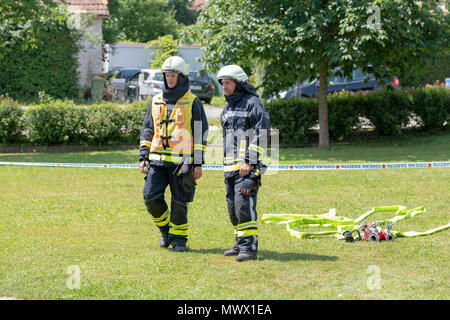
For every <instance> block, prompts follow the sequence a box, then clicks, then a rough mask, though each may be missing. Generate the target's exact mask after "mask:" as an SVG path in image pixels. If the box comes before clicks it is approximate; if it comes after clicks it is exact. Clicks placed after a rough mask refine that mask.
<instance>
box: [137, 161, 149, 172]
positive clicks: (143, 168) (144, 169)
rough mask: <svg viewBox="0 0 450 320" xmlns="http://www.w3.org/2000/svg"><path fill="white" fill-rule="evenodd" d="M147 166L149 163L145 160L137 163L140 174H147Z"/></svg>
mask: <svg viewBox="0 0 450 320" xmlns="http://www.w3.org/2000/svg"><path fill="white" fill-rule="evenodd" d="M148 167H149V163H148V161H147V160H144V161H141V164H140V165H139V170H141V173H142V174H147V173H148Z"/></svg>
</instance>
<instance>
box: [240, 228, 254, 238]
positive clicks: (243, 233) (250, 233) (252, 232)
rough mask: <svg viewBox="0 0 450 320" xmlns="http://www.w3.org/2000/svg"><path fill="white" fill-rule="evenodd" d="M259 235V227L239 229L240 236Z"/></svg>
mask: <svg viewBox="0 0 450 320" xmlns="http://www.w3.org/2000/svg"><path fill="white" fill-rule="evenodd" d="M257 235H258V229H250V230H243V231H240V230H238V231H237V236H238V237H248V236H257Z"/></svg>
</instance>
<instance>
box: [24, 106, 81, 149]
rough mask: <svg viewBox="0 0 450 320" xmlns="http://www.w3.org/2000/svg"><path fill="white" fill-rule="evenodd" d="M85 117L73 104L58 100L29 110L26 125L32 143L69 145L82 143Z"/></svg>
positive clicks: (26, 115)
mask: <svg viewBox="0 0 450 320" xmlns="http://www.w3.org/2000/svg"><path fill="white" fill-rule="evenodd" d="M83 117H84V116H83V110H82V109H80V108H77V107H75V105H74V104H73V102H69V101H67V100H66V101H61V100H57V101H54V102H51V103H48V104H43V105H39V106H37V107H33V108H31V109H29V110H27V111H26V113H25V120H24V125H25V128H26V129H28V137H29V139H30V141H31V142H34V143H38V144H41V145H49V144H69V143H74V142H80V141H81V136H82V134H81V132H80V130H81V127H82V123H83Z"/></svg>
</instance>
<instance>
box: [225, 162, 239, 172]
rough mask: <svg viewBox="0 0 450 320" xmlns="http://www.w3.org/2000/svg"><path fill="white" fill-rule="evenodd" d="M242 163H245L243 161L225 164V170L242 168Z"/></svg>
mask: <svg viewBox="0 0 450 320" xmlns="http://www.w3.org/2000/svg"><path fill="white" fill-rule="evenodd" d="M242 165H243V163H239V164H232V165H224V166H223V171H225V172H230V171H235V170H240V169H241V167H242Z"/></svg>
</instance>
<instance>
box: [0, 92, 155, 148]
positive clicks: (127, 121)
mask: <svg viewBox="0 0 450 320" xmlns="http://www.w3.org/2000/svg"><path fill="white" fill-rule="evenodd" d="M148 105H149V104H148V102H135V103H132V104H130V105H128V106H126V107H123V108H121V107H118V106H116V105H114V104H112V103H102V104H99V105H91V106H87V107H77V106H75V104H74V103H73V102H72V101H68V100H66V101H60V100H58V101H54V102H50V103H47V104H44V105H39V106H36V107H30V108H28V109H26V110H22V108H20V107H19V106H18V105H17V104H11V103H9V104H2V103H1V101H0V142H1V143H4V144H5V143H11V142H18V141H23V140H26V141H29V142H32V143H35V144H37V145H50V144H94V145H110V144H115V143H119V142H120V143H136V144H138V143H139V135H140V130H141V126H142V122H143V120H144V118H145V114H146V112H147V109H148Z"/></svg>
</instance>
